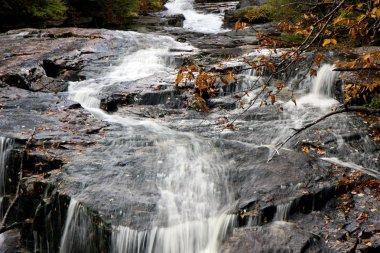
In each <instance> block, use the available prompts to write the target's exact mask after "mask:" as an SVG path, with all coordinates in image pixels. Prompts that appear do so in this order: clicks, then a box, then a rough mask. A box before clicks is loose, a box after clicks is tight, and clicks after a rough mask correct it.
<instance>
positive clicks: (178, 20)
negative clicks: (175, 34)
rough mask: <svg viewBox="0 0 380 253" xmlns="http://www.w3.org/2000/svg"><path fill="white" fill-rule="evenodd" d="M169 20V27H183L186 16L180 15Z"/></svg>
mask: <svg viewBox="0 0 380 253" xmlns="http://www.w3.org/2000/svg"><path fill="white" fill-rule="evenodd" d="M166 18H167V23H168V25H169V26H175V27H182V26H183V21H184V20H185V16H184V15H183V14H178V15H174V16H170V17H166Z"/></svg>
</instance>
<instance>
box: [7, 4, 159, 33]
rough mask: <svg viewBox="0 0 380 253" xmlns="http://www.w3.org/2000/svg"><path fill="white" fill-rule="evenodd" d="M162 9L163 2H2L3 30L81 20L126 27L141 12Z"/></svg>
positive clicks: (95, 23)
mask: <svg viewBox="0 0 380 253" xmlns="http://www.w3.org/2000/svg"><path fill="white" fill-rule="evenodd" d="M162 7H163V4H162V0H29V1H27V0H0V30H8V29H14V28H19V27H24V26H29V27H30V26H32V27H43V26H46V24H47V23H48V22H50V21H60V22H63V21H65V20H66V18H69V19H70V20H73V21H75V20H76V19H78V18H79V17H91V18H93V20H94V21H93V24H94V25H96V26H99V25H100V26H103V25H107V24H124V23H125V22H127V21H128V20H127V18H128V17H134V16H137V15H139V12H140V11H155V10H160V9H161V8H162ZM72 23H74V24H75V22H72Z"/></svg>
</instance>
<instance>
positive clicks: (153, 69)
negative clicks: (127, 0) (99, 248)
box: [60, 32, 236, 253]
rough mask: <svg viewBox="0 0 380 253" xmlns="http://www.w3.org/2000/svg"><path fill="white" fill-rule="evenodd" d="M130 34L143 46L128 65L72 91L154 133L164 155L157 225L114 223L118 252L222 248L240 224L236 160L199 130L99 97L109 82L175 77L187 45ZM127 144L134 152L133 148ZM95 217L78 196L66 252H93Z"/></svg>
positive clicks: (92, 106) (128, 124) (195, 252)
mask: <svg viewBox="0 0 380 253" xmlns="http://www.w3.org/2000/svg"><path fill="white" fill-rule="evenodd" d="M124 35H125V36H126V37H127V39H128V42H127V43H129V44H134V43H135V44H136V45H135V46H133V45H132V46H130V49H128V51H127V52H126V57H125V59H124V61H123V62H122V64H121V65H120V66H117V67H115V68H114V69H113V70H111V71H110V72H109V74H108V75H105V76H103V77H101V78H98V79H92V80H85V81H81V82H76V83H71V84H70V86H69V93H70V97H71V98H72V99H73V100H75V101H78V102H79V103H81V105H82V106H83V107H84V108H85V109H87V110H88V111H90V112H91V113H93V114H94V115H95V116H96V117H98V118H100V119H102V120H105V121H108V122H113V123H117V124H119V125H122V126H123V127H125V128H126V129H127V130H128V131H126V132H128V135H133V134H135V133H138V134H141V133H142V134H143V135H144V136H146V138H149V141H150V142H152V143H153V144H154V147H155V148H157V152H156V156H157V157H156V158H155V160H156V161H160V163H158V164H156V163H155V164H151V166H155V167H156V168H157V171H160V173H163V174H164V176H159V175H157V180H156V185H157V187H158V189H159V191H160V193H161V198H160V200H159V201H158V203H157V212H158V213H157V220H154V221H152V224H151V227H152V228H151V229H150V230H147V231H137V230H134V229H132V228H129V227H125V226H116V227H114V229H113V232H112V250H113V252H114V253H200V252H202V253H216V252H218V251H219V247H220V242H221V241H222V240H223V239H224V238H225V236H226V234H227V233H228V231H229V230H230V228H231V227H233V226H234V225H235V223H236V216H235V215H229V214H228V210H229V207H230V206H231V205H232V202H233V201H232V199H233V196H232V194H231V193H230V191H229V187H228V182H227V181H228V171H227V169H228V168H229V167H231V161H228V160H226V159H224V158H223V155H222V154H220V151H219V150H217V149H216V148H215V147H214V145H213V142H212V141H210V140H207V139H203V138H201V137H199V136H196V135H195V134H192V133H181V132H177V131H174V130H172V129H169V128H167V127H164V126H161V125H159V124H157V123H156V122H154V121H152V120H147V119H135V118H132V117H128V116H124V115H123V116H121V115H118V114H117V113H114V114H112V115H111V114H107V113H106V112H104V111H102V110H101V109H99V99H98V95H99V94H100V93H101V92H102V90H103V89H104V88H107V87H106V86H109V85H117V84H118V83H120V82H123V81H136V82H137V81H138V80H140V79H143V78H152V77H153V76H160V75H161V74H165V75H166V76H167V75H168V74H169V75H170V74H172V75H173V80H174V79H175V78H174V77H175V70H174V68H173V66H170V65H168V62H169V63H170V58H171V57H173V54H175V52H171V51H170V48H184V46H186V45H185V44H180V43H178V42H176V41H174V40H173V39H171V38H169V37H164V36H151V35H142V34H138V33H130V32H127V33H124ZM164 59H166V60H164ZM168 59H169V61H168ZM126 145H127V144H126ZM123 148H124V147H123V144H121V145H119V146H118V150H117V152H122V150H123ZM125 149H126V150H128V146H125ZM113 152H116V151H113ZM88 219H89V218H88V215H86V214H85V209H84V208H83V206H82V205H81V204H79V203H77V202H76V201H75V200H72V201H71V203H70V207H69V211H68V214H67V220H66V225H65V230H64V234H63V236H62V240H61V249H60V253H68V252H91V250H89V248H91V246H90V245H88V242H89V241H93V240H89V239H88V237H89V235H90V234H92V232H91V231H94V230H95V229H94V227H92V223H91V222H90V221H89V220H88ZM86 244H87V245H86ZM79 249H81V250H82V251H80V250H79Z"/></svg>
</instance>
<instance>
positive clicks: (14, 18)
mask: <svg viewBox="0 0 380 253" xmlns="http://www.w3.org/2000/svg"><path fill="white" fill-rule="evenodd" d="M67 9H68V7H67V4H66V2H65V1H63V0H29V1H27V0H12V1H9V0H0V27H6V26H10V27H12V26H16V25H20V26H23V25H33V24H41V23H42V21H45V20H50V21H62V20H64V19H65V18H66V11H67Z"/></svg>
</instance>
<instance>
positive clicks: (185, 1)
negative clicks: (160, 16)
mask: <svg viewBox="0 0 380 253" xmlns="http://www.w3.org/2000/svg"><path fill="white" fill-rule="evenodd" d="M165 7H166V8H167V11H166V15H178V14H183V15H184V17H185V21H184V24H183V28H185V29H187V30H189V31H192V32H199V33H220V32H222V31H224V30H223V29H222V25H223V16H222V15H218V14H211V13H210V14H203V13H198V12H197V11H196V10H195V9H194V0H169V1H168V2H167V4H165Z"/></svg>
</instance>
